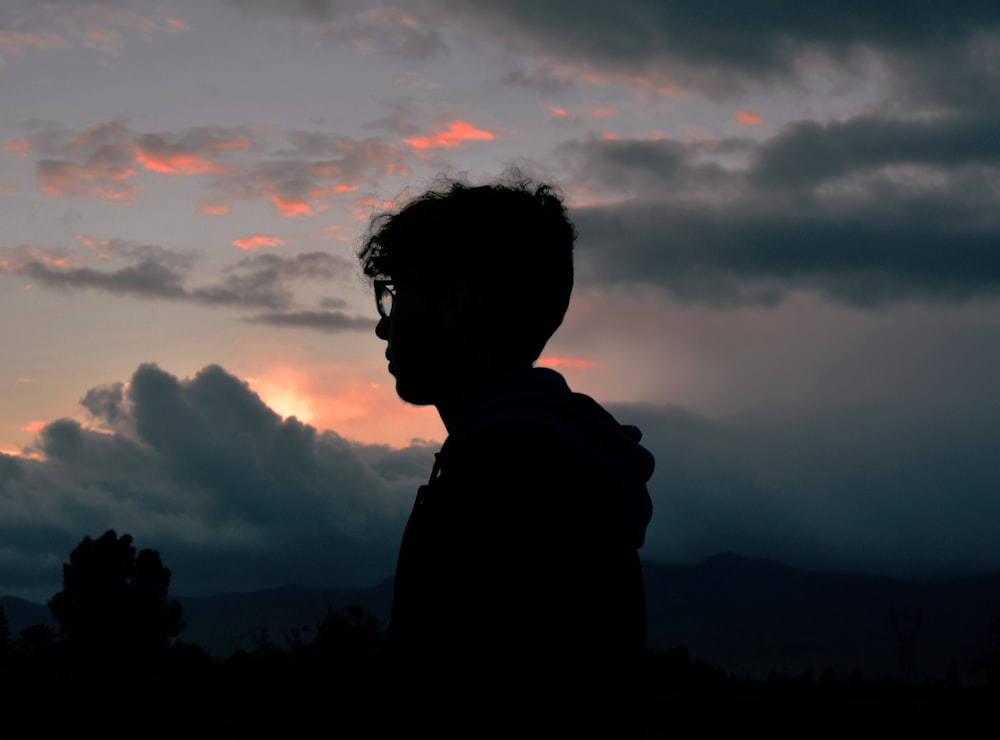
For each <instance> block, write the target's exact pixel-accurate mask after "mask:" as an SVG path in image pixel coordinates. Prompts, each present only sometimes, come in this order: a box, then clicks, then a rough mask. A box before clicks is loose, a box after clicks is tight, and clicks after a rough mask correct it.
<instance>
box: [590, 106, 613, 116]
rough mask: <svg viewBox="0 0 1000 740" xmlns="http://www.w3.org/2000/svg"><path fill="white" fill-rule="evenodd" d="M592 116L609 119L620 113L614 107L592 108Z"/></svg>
mask: <svg viewBox="0 0 1000 740" xmlns="http://www.w3.org/2000/svg"><path fill="white" fill-rule="evenodd" d="M589 110H590V115H592V116H593V117H594V118H607V117H608V116H614V115H617V114H618V111H617V110H616V109H614V108H612V107H610V106H609V107H607V108H598V107H597V106H591V107H590V109H589Z"/></svg>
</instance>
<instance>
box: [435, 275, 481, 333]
mask: <svg viewBox="0 0 1000 740" xmlns="http://www.w3.org/2000/svg"><path fill="white" fill-rule="evenodd" d="M439 308H440V314H439V315H440V316H441V320H442V323H443V324H444V325H445V326H454V325H459V324H463V323H465V322H467V321H470V320H471V319H472V314H473V312H472V281H471V280H468V279H467V278H455V279H453V280H449V281H448V282H447V284H446V287H445V289H444V290H443V291H442V295H441V303H440V305H439Z"/></svg>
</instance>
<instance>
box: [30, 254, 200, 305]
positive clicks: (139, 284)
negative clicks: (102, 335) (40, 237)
mask: <svg viewBox="0 0 1000 740" xmlns="http://www.w3.org/2000/svg"><path fill="white" fill-rule="evenodd" d="M19 272H21V273H22V274H24V275H26V276H28V277H29V278H31V279H32V280H35V281H37V282H38V283H40V284H42V285H45V286H47V287H52V288H63V289H68V288H72V289H83V290H87V289H93V290H100V291H104V292H106V293H116V294H120V295H136V296H142V297H144V298H168V299H173V300H179V299H184V298H187V297H188V293H187V291H186V290H185V289H184V286H183V284H182V283H183V280H184V277H185V276H184V275H183V274H182V273H179V272H178V271H176V270H174V269H172V268H170V267H168V266H167V265H164V264H162V263H160V262H157V261H156V260H152V259H149V260H142V261H140V262H139V263H138V264H136V265H133V266H129V267H123V268H121V269H119V270H110V271H100V270H94V269H91V268H89V267H52V266H50V265H48V264H45V263H43V262H29V263H27V264H25V265H24V266H23V267H22V268H21V269H20V270H19Z"/></svg>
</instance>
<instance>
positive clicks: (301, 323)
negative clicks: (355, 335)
mask: <svg viewBox="0 0 1000 740" xmlns="http://www.w3.org/2000/svg"><path fill="white" fill-rule="evenodd" d="M247 320H248V321H250V322H251V323H254V324H270V325H271V326H289V327H297V328H300V329H316V330H318V331H324V332H330V333H339V332H342V331H359V330H360V331H373V330H374V329H375V324H376V321H375V320H374V319H371V318H367V317H363V316H349V315H348V314H345V313H342V312H340V311H296V312H291V313H265V314H258V315H257V316H252V317H250V318H249V319H247Z"/></svg>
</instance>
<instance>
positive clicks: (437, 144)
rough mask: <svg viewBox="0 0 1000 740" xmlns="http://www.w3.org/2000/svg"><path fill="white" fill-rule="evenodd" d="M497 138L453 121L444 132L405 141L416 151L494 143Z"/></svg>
mask: <svg viewBox="0 0 1000 740" xmlns="http://www.w3.org/2000/svg"><path fill="white" fill-rule="evenodd" d="M494 138H495V137H494V136H493V134H491V133H490V132H489V131H483V130H482V129H478V128H476V127H475V126H473V125H472V124H471V123H466V122H465V121H451V122H450V123H448V124H447V125H446V126H445V128H444V129H443V130H442V131H437V132H435V133H433V134H431V135H430V136H422V137H416V138H410V139H403V143H405V144H409V145H410V146H412V147H413V148H414V149H438V148H442V147H452V146H458V145H459V144H462V143H464V142H466V141H492V140H493V139H494Z"/></svg>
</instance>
